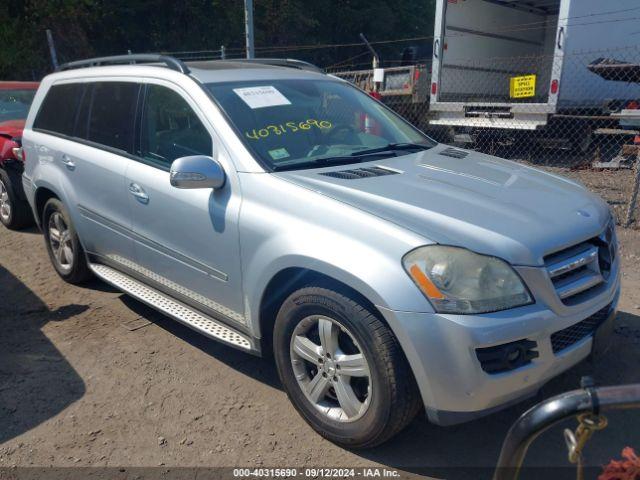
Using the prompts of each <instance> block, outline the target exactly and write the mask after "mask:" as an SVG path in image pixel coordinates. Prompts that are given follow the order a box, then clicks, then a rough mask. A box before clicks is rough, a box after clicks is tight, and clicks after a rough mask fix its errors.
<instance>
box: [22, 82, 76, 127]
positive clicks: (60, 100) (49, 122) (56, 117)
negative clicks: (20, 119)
mask: <svg viewBox="0 0 640 480" xmlns="http://www.w3.org/2000/svg"><path fill="white" fill-rule="evenodd" d="M83 90H84V85H83V84H80V83H68V84H63V85H54V86H52V87H51V88H50V89H49V92H48V93H47V96H46V97H45V99H44V101H43V102H42V106H41V107H40V110H39V111H38V115H37V116H36V119H35V121H34V122H33V128H34V130H43V131H47V132H52V133H58V134H62V135H66V136H68V137H72V136H73V135H74V128H75V121H76V113H77V110H78V105H79V104H80V100H81V98H82V92H83Z"/></svg>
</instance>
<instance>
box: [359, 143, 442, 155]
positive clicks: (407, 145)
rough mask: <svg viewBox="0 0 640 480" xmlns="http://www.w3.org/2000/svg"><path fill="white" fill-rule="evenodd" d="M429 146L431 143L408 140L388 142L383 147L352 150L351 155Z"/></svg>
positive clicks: (422, 148) (426, 147)
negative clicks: (410, 141)
mask: <svg viewBox="0 0 640 480" xmlns="http://www.w3.org/2000/svg"><path fill="white" fill-rule="evenodd" d="M430 148H432V146H431V145H425V144H423V143H409V142H402V143H389V144H388V145H385V146H384V147H377V148H369V149H367V150H359V151H357V152H353V153H352V154H351V156H353V157H359V156H360V155H363V154H365V155H367V154H370V153H379V152H394V151H400V150H429V149H430Z"/></svg>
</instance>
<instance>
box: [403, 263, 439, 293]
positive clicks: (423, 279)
mask: <svg viewBox="0 0 640 480" xmlns="http://www.w3.org/2000/svg"><path fill="white" fill-rule="evenodd" d="M409 271H410V272H411V276H412V277H413V279H414V280H415V281H416V283H417V284H418V286H419V287H420V288H421V289H422V291H423V292H424V293H426V295H427V297H429V298H444V295H443V294H442V292H441V291H440V290H438V287H436V286H435V285H434V284H433V282H432V281H431V280H429V279H428V278H427V276H426V275H425V274H424V273H422V270H420V267H418V266H417V265H413V266H412V267H411V268H410V269H409Z"/></svg>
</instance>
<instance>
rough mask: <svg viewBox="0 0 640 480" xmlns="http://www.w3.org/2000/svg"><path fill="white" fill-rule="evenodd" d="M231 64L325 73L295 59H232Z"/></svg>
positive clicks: (312, 65) (318, 68)
mask: <svg viewBox="0 0 640 480" xmlns="http://www.w3.org/2000/svg"><path fill="white" fill-rule="evenodd" d="M229 61H231V62H247V63H261V64H263V65H273V66H275V67H289V68H297V69H299V70H308V71H310V72H318V73H324V71H323V70H322V69H321V68H320V67H318V66H316V65H314V64H312V63H309V62H305V61H304V60H296V59H295V58H230V59H229Z"/></svg>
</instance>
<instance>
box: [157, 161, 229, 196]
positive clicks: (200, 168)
mask: <svg viewBox="0 0 640 480" xmlns="http://www.w3.org/2000/svg"><path fill="white" fill-rule="evenodd" d="M225 179H226V175H225V173H224V169H223V168H222V165H220V163H218V161H217V160H214V159H213V158H211V157H208V156H206V155H193V156H189V157H181V158H176V159H175V160H174V161H173V163H172V164H171V171H170V172H169V181H170V182H171V185H172V186H174V187H176V188H214V189H215V188H221V187H222V186H223V185H224V182H225Z"/></svg>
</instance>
